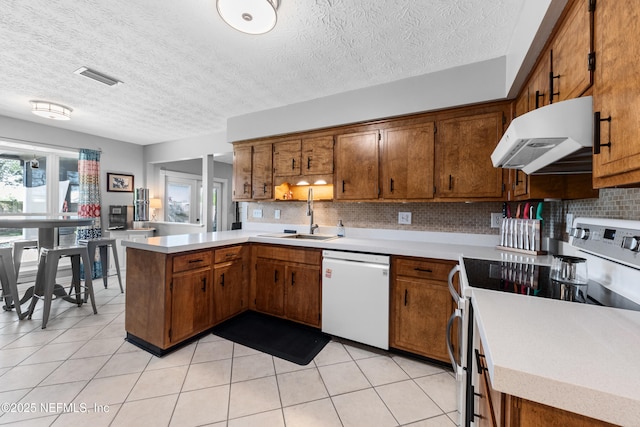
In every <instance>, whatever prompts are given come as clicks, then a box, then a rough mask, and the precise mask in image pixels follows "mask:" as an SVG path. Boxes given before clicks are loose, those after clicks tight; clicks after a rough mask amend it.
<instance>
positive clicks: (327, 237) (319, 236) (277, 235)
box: [259, 233, 338, 240]
mask: <svg viewBox="0 0 640 427" xmlns="http://www.w3.org/2000/svg"><path fill="white" fill-rule="evenodd" d="M259 237H271V238H277V239H301V240H333V239H337V238H338V236H335V235H333V234H305V233H274V234H260V235H259Z"/></svg>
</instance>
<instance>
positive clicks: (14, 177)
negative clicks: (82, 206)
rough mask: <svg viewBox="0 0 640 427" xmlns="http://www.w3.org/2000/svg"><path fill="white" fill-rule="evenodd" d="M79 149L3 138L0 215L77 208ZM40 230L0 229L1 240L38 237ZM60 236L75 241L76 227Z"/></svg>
mask: <svg viewBox="0 0 640 427" xmlns="http://www.w3.org/2000/svg"><path fill="white" fill-rule="evenodd" d="M78 197H79V193H78V153H77V152H75V151H71V150H61V149H57V148H50V147H42V146H37V145H32V144H26V143H21V142H14V141H9V140H0V215H20V214H22V215H30V214H32V215H44V214H57V213H63V212H77V210H78ZM37 236H38V231H37V230H35V229H34V230H31V229H24V230H20V229H3V230H0V243H4V242H9V241H12V240H17V239H23V238H24V239H36V238H37ZM59 238H60V239H61V240H64V242H65V244H66V243H67V240H69V241H70V242H72V243H73V242H74V241H75V228H73V229H68V230H67V229H60V235H59Z"/></svg>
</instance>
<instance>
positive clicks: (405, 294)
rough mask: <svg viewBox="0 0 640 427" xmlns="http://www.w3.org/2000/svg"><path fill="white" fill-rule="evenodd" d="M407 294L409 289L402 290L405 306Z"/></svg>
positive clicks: (405, 304)
mask: <svg viewBox="0 0 640 427" xmlns="http://www.w3.org/2000/svg"><path fill="white" fill-rule="evenodd" d="M408 294H409V290H408V289H405V290H404V306H405V307H406V306H407V296H408Z"/></svg>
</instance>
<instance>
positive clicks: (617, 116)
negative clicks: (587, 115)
mask: <svg viewBox="0 0 640 427" xmlns="http://www.w3.org/2000/svg"><path fill="white" fill-rule="evenodd" d="M594 19H595V23H594V25H595V51H596V58H597V61H596V71H595V79H594V90H593V102H594V111H595V112H596V113H598V114H599V115H600V118H601V119H603V120H604V119H607V120H609V118H610V121H602V122H597V123H595V126H596V128H598V127H599V128H600V138H599V139H598V138H597V137H595V138H594V155H593V184H594V187H596V188H603V187H613V186H638V185H640V124H639V121H638V117H640V79H638V73H637V58H638V57H640V43H638V41H637V35H638V34H640V3H638V2H620V1H615V0H601V1H598V2H597V6H596V10H595V17H594ZM609 142H610V143H611V145H610V146H599V143H601V144H608V143H609ZM598 151H599V153H598Z"/></svg>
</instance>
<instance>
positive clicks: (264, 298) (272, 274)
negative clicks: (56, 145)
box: [256, 259, 286, 316]
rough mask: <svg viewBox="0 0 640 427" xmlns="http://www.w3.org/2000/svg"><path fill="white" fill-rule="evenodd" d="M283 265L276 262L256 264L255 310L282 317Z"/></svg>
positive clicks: (258, 261)
mask: <svg viewBox="0 0 640 427" xmlns="http://www.w3.org/2000/svg"><path fill="white" fill-rule="evenodd" d="M285 280H286V279H285V271H284V265H283V264H282V263H281V262H278V261H271V260H268V259H258V260H257V262H256V310H257V311H262V312H264V313H269V314H273V315H276V316H284V282H285Z"/></svg>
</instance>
